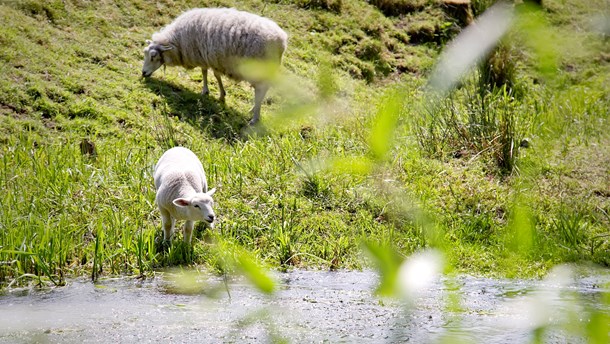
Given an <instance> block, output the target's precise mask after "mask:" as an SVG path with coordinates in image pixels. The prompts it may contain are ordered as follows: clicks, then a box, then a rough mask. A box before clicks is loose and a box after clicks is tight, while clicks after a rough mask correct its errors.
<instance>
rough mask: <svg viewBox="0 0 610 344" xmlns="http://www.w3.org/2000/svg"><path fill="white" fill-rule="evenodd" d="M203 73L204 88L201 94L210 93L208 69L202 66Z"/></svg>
mask: <svg viewBox="0 0 610 344" xmlns="http://www.w3.org/2000/svg"><path fill="white" fill-rule="evenodd" d="M201 74H202V75H203V90H202V91H201V95H204V96H205V95H208V94H209V93H210V89H209V88H208V69H207V68H203V67H201Z"/></svg>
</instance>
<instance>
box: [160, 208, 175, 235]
mask: <svg viewBox="0 0 610 344" xmlns="http://www.w3.org/2000/svg"><path fill="white" fill-rule="evenodd" d="M159 211H160V212H161V221H162V223H163V240H164V241H167V240H171V239H172V233H173V232H174V224H175V222H176V220H175V219H173V218H172V217H171V216H170V215H169V211H167V210H165V209H161V208H159Z"/></svg>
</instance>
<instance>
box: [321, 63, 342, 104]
mask: <svg viewBox="0 0 610 344" xmlns="http://www.w3.org/2000/svg"><path fill="white" fill-rule="evenodd" d="M317 86H318V93H319V95H320V98H322V99H329V98H332V97H334V96H335V95H336V94H337V91H338V90H339V86H338V85H337V80H336V78H335V75H334V72H333V68H332V65H331V64H330V63H329V62H328V61H323V62H322V63H321V64H320V68H318V76H317Z"/></svg>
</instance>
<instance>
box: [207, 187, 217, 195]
mask: <svg viewBox="0 0 610 344" xmlns="http://www.w3.org/2000/svg"><path fill="white" fill-rule="evenodd" d="M214 192H216V188H212V189H211V190H210V191H208V192H206V193H207V194H208V196H212V195H213V194H214Z"/></svg>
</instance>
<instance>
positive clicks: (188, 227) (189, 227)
mask: <svg viewBox="0 0 610 344" xmlns="http://www.w3.org/2000/svg"><path fill="white" fill-rule="evenodd" d="M193 226H194V222H193V221H186V222H184V238H183V239H184V242H185V243H187V244H190V243H191V237H192V236H193Z"/></svg>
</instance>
